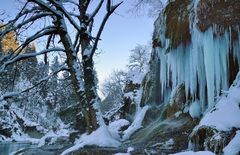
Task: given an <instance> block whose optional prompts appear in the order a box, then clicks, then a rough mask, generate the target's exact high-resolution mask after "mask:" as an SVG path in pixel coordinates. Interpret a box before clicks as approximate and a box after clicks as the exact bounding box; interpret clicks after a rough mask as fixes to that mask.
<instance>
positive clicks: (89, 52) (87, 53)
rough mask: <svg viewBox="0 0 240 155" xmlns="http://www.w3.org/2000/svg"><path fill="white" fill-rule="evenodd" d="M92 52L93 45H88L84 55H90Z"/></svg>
mask: <svg viewBox="0 0 240 155" xmlns="http://www.w3.org/2000/svg"><path fill="white" fill-rule="evenodd" d="M91 54H92V47H88V48H86V49H85V50H84V51H83V56H87V57H90V55H91Z"/></svg>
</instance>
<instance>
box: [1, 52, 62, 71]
mask: <svg viewBox="0 0 240 155" xmlns="http://www.w3.org/2000/svg"><path fill="white" fill-rule="evenodd" d="M57 51H63V52H64V51H65V50H64V49H62V48H51V49H45V50H43V51H41V52H38V53H26V54H19V55H18V56H16V57H14V58H11V59H10V60H8V61H6V62H4V63H3V64H2V66H1V69H0V72H2V71H3V70H4V69H5V68H6V66H8V65H10V64H12V63H14V62H17V61H20V60H24V59H28V58H32V57H36V56H38V55H42V54H45V53H49V52H57Z"/></svg>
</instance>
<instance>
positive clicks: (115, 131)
mask: <svg viewBox="0 0 240 155" xmlns="http://www.w3.org/2000/svg"><path fill="white" fill-rule="evenodd" d="M129 124H130V122H129V121H128V120H125V119H119V120H116V121H114V122H111V123H110V124H109V126H108V130H109V132H110V134H111V136H112V137H113V138H115V139H117V140H120V131H119V130H120V129H121V128H122V127H124V126H128V125H129Z"/></svg>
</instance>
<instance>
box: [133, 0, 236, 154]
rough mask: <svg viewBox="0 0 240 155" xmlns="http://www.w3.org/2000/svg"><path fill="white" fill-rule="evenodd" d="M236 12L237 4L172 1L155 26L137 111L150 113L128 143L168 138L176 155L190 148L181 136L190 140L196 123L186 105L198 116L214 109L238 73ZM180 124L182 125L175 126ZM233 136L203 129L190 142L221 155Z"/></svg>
mask: <svg viewBox="0 0 240 155" xmlns="http://www.w3.org/2000/svg"><path fill="white" fill-rule="evenodd" d="M239 10H240V1H238V0H232V1H231V0H215V1H212V0H174V1H170V2H169V3H168V5H167V6H166V8H165V9H164V10H163V11H162V12H161V13H160V15H159V17H158V19H157V20H156V21H155V30H154V34H153V50H152V55H151V60H150V72H149V73H148V74H147V76H146V77H145V80H144V82H143V84H142V87H143V93H142V94H143V96H142V100H141V106H143V105H146V104H149V105H151V108H150V110H149V111H148V112H147V113H146V116H145V117H146V118H145V120H144V125H145V127H144V128H143V129H142V130H140V131H138V132H137V133H136V134H135V135H133V137H132V138H131V141H132V142H133V143H135V144H136V145H137V144H141V143H144V144H145V146H148V147H150V146H153V145H154V143H157V142H160V143H163V141H167V140H169V139H171V138H172V139H173V140H174V142H175V143H174V148H177V149H178V151H179V150H183V149H186V148H187V147H188V145H187V144H188V138H186V135H185V137H184V136H179V135H180V134H182V133H186V134H187V135H190V133H191V131H192V129H193V127H194V126H195V125H196V124H197V123H198V120H197V119H195V118H194V119H193V118H191V116H190V115H189V113H190V112H189V109H191V107H190V108H189V105H193V104H192V103H195V105H196V104H198V105H197V106H198V107H199V110H198V111H197V112H199V113H200V115H199V116H202V115H203V114H204V112H205V111H206V110H207V109H208V110H210V109H212V108H213V107H214V106H215V105H216V100H215V98H216V97H219V96H220V95H221V90H222V89H224V90H227V89H228V88H229V86H230V85H231V84H232V83H233V81H234V79H235V77H236V75H237V73H238V72H239V67H240V52H239V51H240V42H239V40H240V29H239V28H240V11H239ZM174 91H175V92H174ZM192 108H194V107H192ZM197 109H198V108H197ZM194 110H195V111H194ZM194 110H193V111H194V112H196V108H195V109H194ZM191 113H193V112H191ZM180 122H181V123H180ZM178 123H179V124H182V125H179V126H174V125H173V124H175V125H176V124H178ZM176 129H177V131H174V130H176ZM235 132H236V131H235V130H231V131H227V132H216V131H215V129H213V128H202V129H201V130H198V131H196V132H194V133H192V135H191V137H190V140H191V142H192V144H194V145H195V147H193V149H194V150H204V149H208V150H212V151H215V152H216V153H222V150H223V146H226V145H227V144H228V143H229V141H230V140H231V138H232V137H233V136H234V135H235ZM216 133H218V134H220V135H221V137H222V139H221V140H220V141H218V140H217V139H214V138H213V137H215V136H216ZM143 135H144V136H143ZM223 143H224V144H223ZM203 145H205V146H203ZM154 146H155V145H154ZM196 146H197V147H196Z"/></svg>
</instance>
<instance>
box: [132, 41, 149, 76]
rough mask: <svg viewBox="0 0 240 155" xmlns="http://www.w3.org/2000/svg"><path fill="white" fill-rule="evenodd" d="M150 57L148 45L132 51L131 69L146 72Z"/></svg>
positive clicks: (139, 46)
mask: <svg viewBox="0 0 240 155" xmlns="http://www.w3.org/2000/svg"><path fill="white" fill-rule="evenodd" d="M149 57H150V47H148V46H146V45H137V46H136V47H135V48H134V49H132V50H131V54H130V57H129V65H128V67H129V69H130V70H135V69H136V70H138V71H140V72H144V70H145V69H146V66H147V64H148V61H149Z"/></svg>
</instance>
